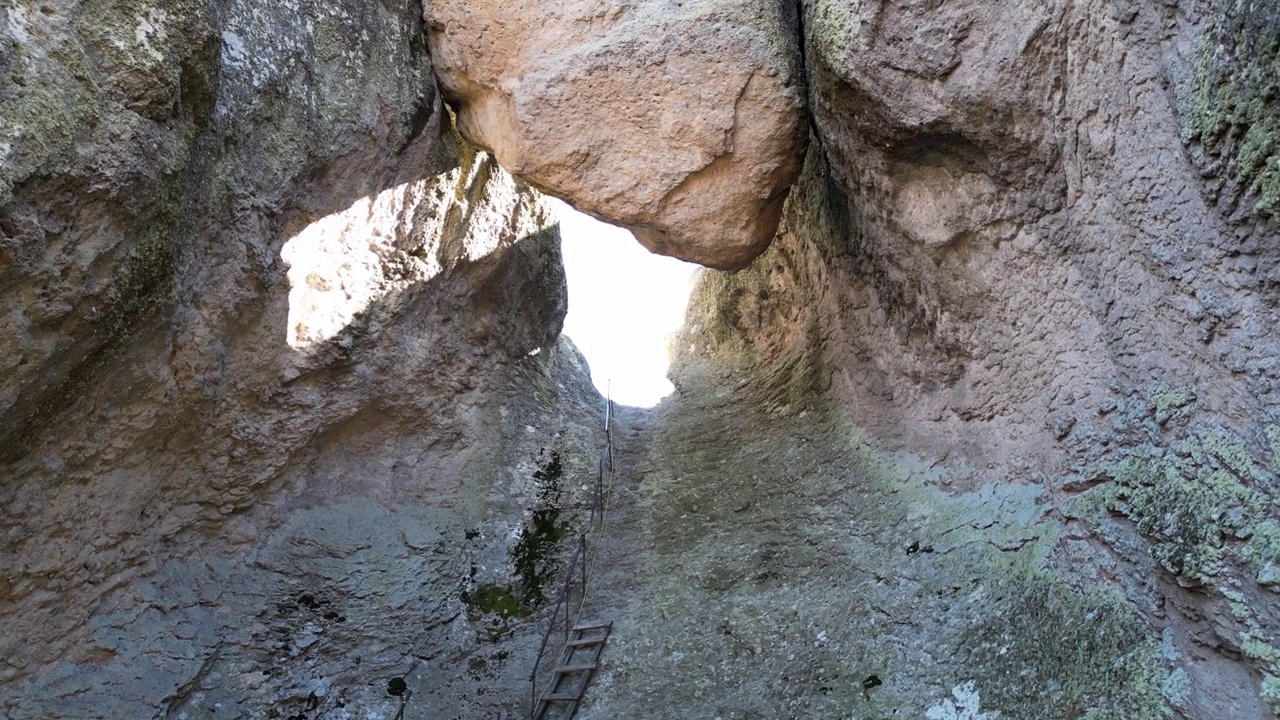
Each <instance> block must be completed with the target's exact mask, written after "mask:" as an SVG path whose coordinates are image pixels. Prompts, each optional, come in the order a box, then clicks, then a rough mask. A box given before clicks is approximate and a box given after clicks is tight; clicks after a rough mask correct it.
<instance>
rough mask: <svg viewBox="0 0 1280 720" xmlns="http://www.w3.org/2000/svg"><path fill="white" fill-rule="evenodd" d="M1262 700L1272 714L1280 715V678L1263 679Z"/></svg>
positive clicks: (1272, 676) (1266, 676)
mask: <svg viewBox="0 0 1280 720" xmlns="http://www.w3.org/2000/svg"><path fill="white" fill-rule="evenodd" d="M1262 700H1263V702H1265V703H1266V704H1267V707H1268V708H1270V709H1271V712H1273V713H1276V714H1280V677H1276V676H1275V675H1264V676H1263V677H1262Z"/></svg>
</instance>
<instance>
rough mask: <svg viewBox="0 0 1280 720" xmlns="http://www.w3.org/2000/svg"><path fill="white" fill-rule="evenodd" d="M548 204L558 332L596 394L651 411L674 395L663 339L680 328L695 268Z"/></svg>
mask: <svg viewBox="0 0 1280 720" xmlns="http://www.w3.org/2000/svg"><path fill="white" fill-rule="evenodd" d="M553 202H554V205H555V212H556V216H557V217H558V218H559V220H560V236H561V237H562V238H563V243H562V245H561V247H562V248H563V251H564V270H565V274H566V275H567V276H568V279H569V316H568V317H567V318H565V321H564V334H565V335H568V336H569V337H570V338H571V339H572V340H573V342H574V344H575V345H577V346H578V349H579V350H581V351H582V354H583V355H585V356H586V357H587V363H588V364H590V365H591V380H592V381H593V382H594V383H595V386H596V388H597V389H598V390H599V391H600V393H601V394H604V393H606V392H612V394H613V399H614V401H615V402H617V403H620V404H622V405H634V406H637V407H653V406H654V405H657V404H658V401H659V400H661V399H662V398H664V397H666V396H667V395H670V394H671V392H672V390H674V389H675V388H673V387H672V385H671V381H669V380H667V367H668V365H670V358H669V357H668V355H667V336H668V335H670V334H672V333H674V332H676V331H677V330H679V329H680V326H681V325H682V324H683V323H684V311H685V306H686V305H688V303H689V290H690V289H691V287H692V285H693V277H694V273H695V272H696V271H697V270H698V266H697V265H694V264H692V263H686V262H681V261H679V260H676V259H674V258H669V257H664V256H662V255H654V254H653V253H651V252H649V251H648V250H645V249H644V248H643V247H641V246H640V243H638V242H636V240H635V238H634V237H632V236H631V233H629V232H627V231H626V230H623V229H622V228H618V227H614V226H612V225H606V224H605V223H602V222H600V221H599V220H596V219H595V218H593V217H590V216H588V215H584V214H582V213H580V212H578V211H577V210H574V209H573V208H571V207H569V206H568V205H566V204H564V203H563V202H560V201H559V200H555V201H553Z"/></svg>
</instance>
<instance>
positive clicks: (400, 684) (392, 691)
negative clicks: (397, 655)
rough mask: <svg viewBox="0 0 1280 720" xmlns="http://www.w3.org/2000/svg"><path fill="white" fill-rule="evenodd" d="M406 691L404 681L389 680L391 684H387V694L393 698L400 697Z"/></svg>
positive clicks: (400, 679)
mask: <svg viewBox="0 0 1280 720" xmlns="http://www.w3.org/2000/svg"><path fill="white" fill-rule="evenodd" d="M408 689H409V684H408V683H406V682H405V681H404V678H399V677H397V678H391V682H389V683H387V694H388V695H391V696H394V697H400V696H401V695H403V694H404V691H405V690H408Z"/></svg>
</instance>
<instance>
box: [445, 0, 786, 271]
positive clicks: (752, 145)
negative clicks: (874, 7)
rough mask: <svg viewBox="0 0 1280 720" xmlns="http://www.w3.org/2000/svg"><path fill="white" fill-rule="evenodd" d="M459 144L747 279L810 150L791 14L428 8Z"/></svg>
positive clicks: (678, 5)
mask: <svg viewBox="0 0 1280 720" xmlns="http://www.w3.org/2000/svg"><path fill="white" fill-rule="evenodd" d="M426 9H427V24H428V27H429V32H428V41H429V44H430V47H431V52H432V57H433V59H434V60H435V62H436V66H437V68H438V72H439V77H440V82H441V86H442V88H443V90H444V91H445V92H446V94H447V95H448V98H449V101H450V103H451V104H453V105H454V106H455V107H456V108H457V109H458V124H459V127H460V129H461V130H462V132H463V134H465V135H466V136H467V137H469V138H471V139H472V140H473V141H475V142H477V143H479V144H480V145H481V146H483V147H486V148H490V149H492V151H493V152H494V154H495V155H496V156H497V158H498V160H499V161H500V162H501V163H502V164H503V166H504V167H507V168H509V169H510V170H511V171H512V172H515V173H517V174H519V175H520V176H521V177H524V178H527V179H528V180H530V181H531V182H534V183H536V184H537V185H538V186H539V187H542V188H545V189H546V190H547V191H548V192H550V193H552V194H555V195H557V196H560V197H563V198H565V199H566V200H568V201H570V202H571V203H573V204H574V205H575V206H576V207H579V208H581V209H582V210H583V211H585V212H589V213H591V214H593V215H596V216H598V217H600V218H603V219H605V220H607V221H609V222H612V223H615V224H618V225H622V226H625V227H627V228H629V229H630V230H632V232H634V233H635V236H636V238H637V239H638V240H640V242H641V243H642V244H644V245H645V246H646V247H648V248H649V249H650V250H653V251H655V252H660V253H663V254H666V255H674V256H676V257H680V258H683V259H685V260H690V261H693V262H698V263H701V264H703V265H709V266H713V267H720V268H737V267H741V266H743V265H745V264H746V263H747V262H749V261H750V260H751V258H753V257H755V256H756V255H759V254H760V253H761V252H762V251H763V250H764V249H765V248H766V247H767V246H768V245H769V241H770V240H772V239H773V235H774V231H775V230H776V229H777V225H778V216H779V214H780V213H781V212H782V203H783V200H785V199H786V194H787V188H788V187H789V186H790V185H791V182H792V181H793V180H794V179H795V176H796V172H797V171H798V170H799V166H800V158H801V156H802V154H803V152H804V140H805V133H804V124H803V121H804V106H803V103H802V98H801V97H800V93H801V85H802V82H801V77H800V73H799V72H798V70H799V68H798V65H799V63H798V50H799V48H798V43H797V36H796V34H795V27H794V23H795V18H794V11H793V9H792V7H791V6H790V5H788V4H783V3H765V2H756V1H755V0H746V1H743V0H728V1H726V0H695V1H692V2H690V1H687V0H675V1H670V2H631V1H627V2H620V3H611V4H607V5H602V4H600V3H596V2H572V3H559V4H556V5H554V7H553V6H551V5H548V4H527V5H520V6H518V7H515V8H512V7H511V6H510V4H509V3H502V2H472V3H429V4H427V6H426Z"/></svg>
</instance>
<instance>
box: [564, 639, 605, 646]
mask: <svg viewBox="0 0 1280 720" xmlns="http://www.w3.org/2000/svg"><path fill="white" fill-rule="evenodd" d="M603 642H604V638H602V637H593V638H578V639H577V640H570V641H569V642H566V643H565V644H564V646H565V647H587V646H588V645H599V644H601V643H603Z"/></svg>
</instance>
